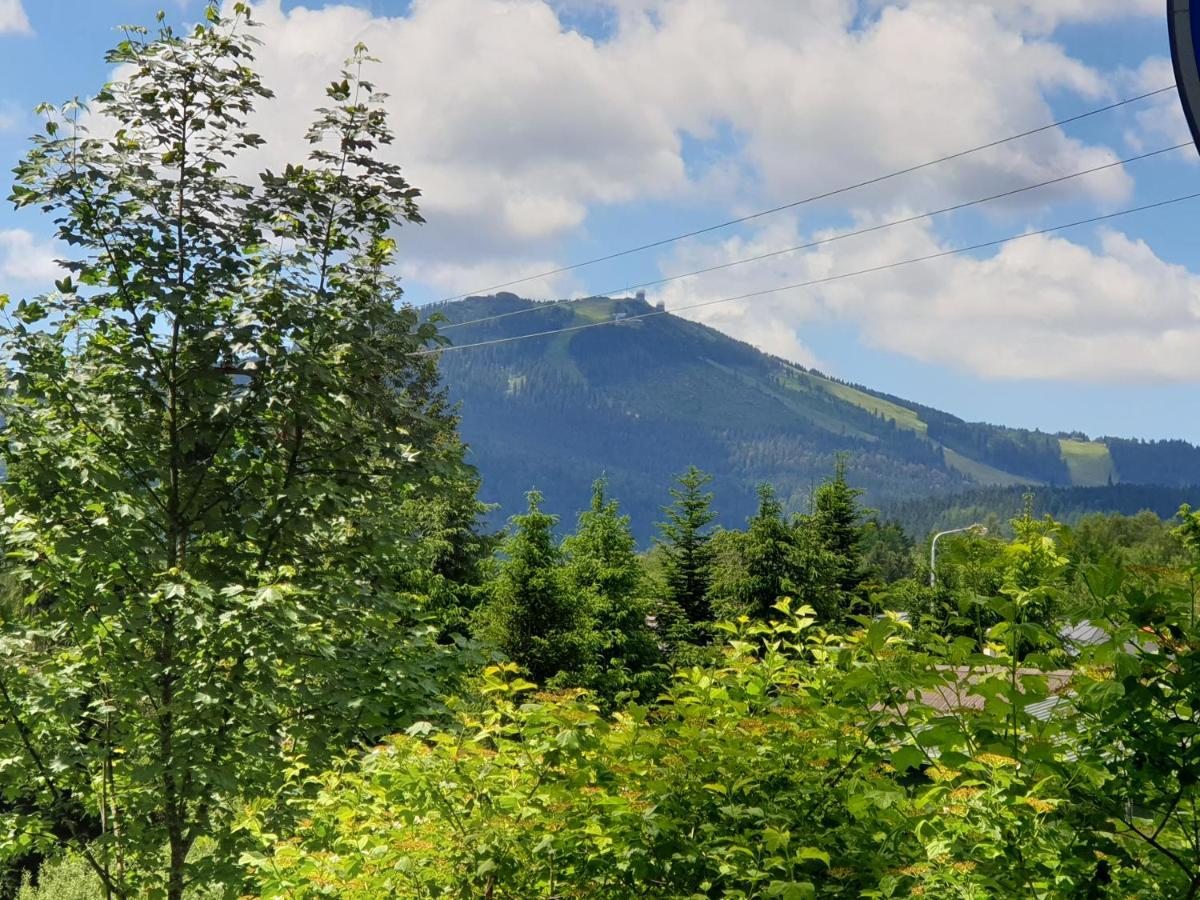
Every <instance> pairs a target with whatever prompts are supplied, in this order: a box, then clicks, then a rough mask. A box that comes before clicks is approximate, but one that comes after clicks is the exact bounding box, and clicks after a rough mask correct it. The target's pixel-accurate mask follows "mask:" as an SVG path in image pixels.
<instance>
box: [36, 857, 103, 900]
mask: <svg viewBox="0 0 1200 900" xmlns="http://www.w3.org/2000/svg"><path fill="white" fill-rule="evenodd" d="M17 900H104V888H103V886H102V885H101V884H100V879H99V878H98V877H96V873H95V872H94V871H93V870H92V867H91V866H89V865H88V864H87V862H85V861H84V859H83V857H81V856H76V855H75V854H73V853H68V854H67V855H65V856H61V857H59V858H57V859H51V860H47V861H46V862H45V863H43V864H42V867H41V870H40V871H39V872H38V880H37V885H36V886H35V885H34V884H33V882H32V880H31V879H30V878H29V876H28V875H26V876H25V880H24V882H23V883H22V884H21V890H20V891H19V892H18V893H17Z"/></svg>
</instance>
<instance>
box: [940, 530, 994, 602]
mask: <svg viewBox="0 0 1200 900" xmlns="http://www.w3.org/2000/svg"><path fill="white" fill-rule="evenodd" d="M966 531H969V532H971V533H972V534H977V535H979V536H980V537H983V536H984V535H986V534H987V533H988V530H987V526H985V525H980V524H979V523H978V522H976V523H975V524H974V525H968V526H967V527H966V528H951V529H950V530H949V531H943V532H940V533H938V534H935V535H934V536H933V543H932V544H931V545H930V547H929V586H930V587H937V545H938V541H940V540H941V539H942V538H944V537H948V536H950V535H952V534H962V533H963V532H966Z"/></svg>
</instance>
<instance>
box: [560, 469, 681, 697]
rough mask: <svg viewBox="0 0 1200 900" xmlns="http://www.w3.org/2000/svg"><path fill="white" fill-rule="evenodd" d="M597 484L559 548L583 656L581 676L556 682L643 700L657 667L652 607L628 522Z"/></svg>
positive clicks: (658, 656) (651, 687)
mask: <svg viewBox="0 0 1200 900" xmlns="http://www.w3.org/2000/svg"><path fill="white" fill-rule="evenodd" d="M606 488H607V484H606V483H605V481H604V480H603V479H600V480H598V481H596V483H595V484H594V485H593V487H592V501H591V505H590V507H589V508H588V509H587V510H586V511H585V512H583V513H581V514H580V516H579V523H578V526H577V528H576V530H575V534H573V535H571V536H570V537H568V538H566V540H564V541H563V555H564V557H565V559H566V566H565V569H564V579H565V584H566V586H567V589H568V590H570V591H571V592H572V594H573V595H574V597H575V598H576V599H577V600H579V601H580V602H582V603H583V604H584V606H585V615H583V616H581V618H580V623H579V627H580V629H581V632H582V633H581V634H579V635H578V639H577V640H576V641H575V642H574V643H575V646H577V647H579V649H580V651H581V652H582V653H583V654H584V657H583V659H582V660H581V669H582V671H581V676H580V677H576V678H571V677H567V678H562V679H559V681H561V682H570V683H572V684H578V685H580V686H583V687H588V688H591V689H593V690H595V691H596V692H597V693H599V694H600V695H601V696H602V697H604V698H605V699H607V700H609V701H612V700H615V699H616V697H617V694H619V693H621V692H622V691H630V690H636V691H638V692H639V694H641V695H642V696H643V697H645V695H646V694H647V693H650V692H653V691H654V690H655V689H656V688H657V686H658V685H659V684H660V683H661V680H662V679H661V677H660V676H659V673H658V672H657V671H656V667H658V666H659V664H661V663H662V662H663V658H662V652H661V650H660V649H659V646H658V640H657V638H656V636H655V634H654V631H653V630H652V629H651V628H650V626H649V625H648V624H647V616H648V615H649V614H650V612H651V606H650V604H649V602H648V600H647V598H646V595H645V592H644V590H643V589H644V587H645V576H644V573H643V571H642V566H641V562H640V561H639V559H638V556H637V545H636V542H635V541H634V539H633V533H632V531H631V530H630V527H629V516H623V515H621V513H620V509H619V506H618V504H617V501H616V500H613V499H610V498H608V497H606V495H605V490H606Z"/></svg>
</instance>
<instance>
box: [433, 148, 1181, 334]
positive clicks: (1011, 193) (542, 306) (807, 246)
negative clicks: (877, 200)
mask: <svg viewBox="0 0 1200 900" xmlns="http://www.w3.org/2000/svg"><path fill="white" fill-rule="evenodd" d="M1190 146H1192V144H1191V142H1190V141H1185V142H1184V143H1182V144H1176V145H1175V146H1173V147H1164V148H1162V149H1161V150H1154V151H1152V152H1150V153H1142V154H1140V155H1138V156H1131V157H1128V158H1127V159H1121V160H1116V161H1114V162H1110V163H1105V164H1104V165H1102V166H1094V167H1092V168H1090V169H1084V170H1083V171H1080V172H1072V173H1071V174H1070V175H1061V176H1059V177H1057V178H1051V179H1050V180H1048V181H1039V182H1038V183H1036V184H1030V185H1026V186H1025V187H1019V188H1013V189H1012V190H1008V191H1003V192H1002V193H999V194H991V195H990V196H987V197H981V198H979V199H978V200H969V201H967V202H964V203H956V204H954V205H953V206H945V207H942V208H941V209H935V210H930V211H929V212H924V213H919V214H916V215H912V216H906V217H905V218H902V219H894V220H892V221H890V222H883V223H880V224H877V225H870V226H868V227H865V228H859V229H857V230H855V231H845V232H840V233H838V234H835V235H831V236H830V237H826V238H821V239H819V240H814V241H809V242H808V243H804V244H796V245H795V246H792V247H784V248H783V249H782V250H772V251H770V252H769V253H761V254H759V255H757V256H747V257H743V258H741V259H735V260H731V261H729V262H724V263H720V264H719V265H714V266H708V267H706V268H703V269H693V270H692V271H690V272H681V273H679V274H678V275H670V276H667V277H665V278H657V279H654V280H652V281H642V282H638V283H636V284H626V285H622V286H621V287H619V288H614V289H611V290H606V291H601V292H599V293H596V294H589V295H588V296H586V297H572V298H568V299H566V300H558V301H555V302H553V303H539V304H537V305H536V306H529V307H525V308H524V309H516V310H510V311H509V312H503V313H496V314H494V315H490V316H480V317H479V318H477V319H467V320H465V321H462V322H452V323H450V324H448V325H443V326H442V328H441V330H442V331H452V330H453V329H455V328H465V327H467V326H468V325H482V324H485V323H487V322H495V321H497V320H499V319H508V318H512V317H513V316H522V315H526V314H527V313H532V312H540V311H543V310H547V309H554V308H556V307H559V306H566V305H569V304H573V303H582V302H584V301H585V300H595V299H598V298H601V297H615V296H618V295H620V294H628V293H629V292H630V291H636V290H639V289H641V288H648V287H657V286H659V285H663V284H669V283H671V282H673V281H680V280H682V279H684V278H694V277H695V276H697V275H707V274H709V273H710V272H719V271H722V270H724V269H732V268H736V267H737V266H744V265H747V264H749V263H755V262H762V261H763V260H767V259H774V258H776V257H779V256H786V255H787V254H789V253H798V252H799V251H801V250H811V249H813V248H815V247H824V246H826V245H828V244H834V243H837V242H838V241H844V240H846V239H847V238H852V237H860V236H861V235H864V234H873V233H875V232H877V231H884V230H886V229H888V228H895V227H897V226H899V225H909V224H911V223H913V222H920V221H922V220H925V219H932V218H934V217H936V216H941V215H945V214H946V213H951V212H958V211H960V210H964V209H968V208H970V207H972V206H981V205H983V204H985V203H993V202H995V201H997V200H1004V199H1008V198H1010V197H1015V196H1017V195H1019V194H1024V193H1028V192H1029V191H1034V190H1038V189H1040V188H1045V187H1050V186H1052V185H1056V184H1062V183H1063V182H1066V181H1071V180H1073V179H1075V178H1082V177H1083V176H1085V175H1094V174H1096V173H1097V172H1103V171H1106V170H1108V169H1114V168H1117V167H1119V166H1125V165H1129V164H1131V163H1136V162H1141V161H1142V160H1146V159H1151V158H1153V157H1156V156H1162V155H1163V154H1165V153H1172V152H1174V151H1176V150H1182V149H1184V148H1185V147H1190Z"/></svg>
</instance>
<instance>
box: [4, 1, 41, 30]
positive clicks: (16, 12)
mask: <svg viewBox="0 0 1200 900" xmlns="http://www.w3.org/2000/svg"><path fill="white" fill-rule="evenodd" d="M32 31H33V29H32V28H31V27H30V25H29V17H28V16H27V15H25V9H24V7H23V6H21V0H0V34H31V33H32Z"/></svg>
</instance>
